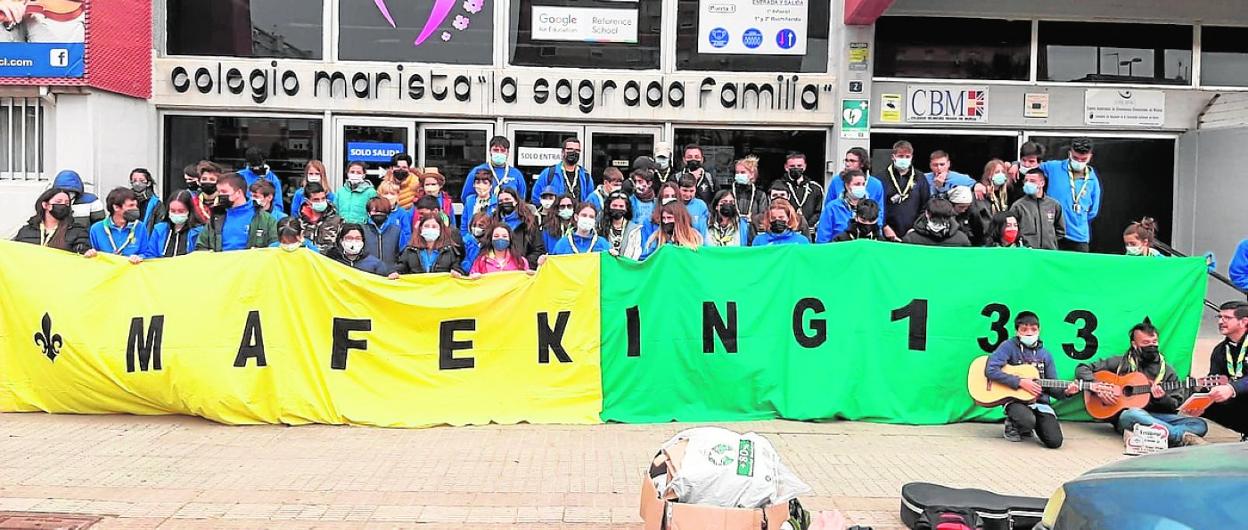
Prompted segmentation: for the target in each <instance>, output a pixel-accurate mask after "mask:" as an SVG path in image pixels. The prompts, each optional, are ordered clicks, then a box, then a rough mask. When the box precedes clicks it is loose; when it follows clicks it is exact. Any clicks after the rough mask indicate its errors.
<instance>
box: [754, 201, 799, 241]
mask: <svg viewBox="0 0 1248 530" xmlns="http://www.w3.org/2000/svg"><path fill="white" fill-rule="evenodd" d="M766 215H767V231H766V232H762V233H759V234H758V235H756V236H754V242H753V243H751V244H750V246H754V247H765V246H770V245H809V244H810V239H809V238H807V237H806V236H805V235H804V234H801V233H799V232H798V231H797V229H798V216H799V215H801V214H798V213H797V211H796V210H794V209H793V205H792V204H789V201H786V200H784V199H775V200H773V201H771V207H770V208H768V209H767V213H766Z"/></svg>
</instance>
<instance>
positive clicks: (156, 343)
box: [126, 315, 165, 373]
mask: <svg viewBox="0 0 1248 530" xmlns="http://www.w3.org/2000/svg"><path fill="white" fill-rule="evenodd" d="M164 330H165V316H164V315H156V316H153V317H152V325H151V327H149V328H147V340H144V338H143V317H134V318H132V319H130V338H129V339H127V340H126V372H127V373H134V358H135V357H136V356H137V357H138V358H139V370H141V371H144V372H146V371H148V367H149V366H150V367H151V369H152V370H160V340H161V337H162V336H163V335H164Z"/></svg>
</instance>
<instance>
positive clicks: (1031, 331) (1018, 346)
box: [984, 311, 1079, 449]
mask: <svg viewBox="0 0 1248 530" xmlns="http://www.w3.org/2000/svg"><path fill="white" fill-rule="evenodd" d="M1014 330H1015V331H1016V332H1018V336H1017V337H1014V338H1012V339H1010V340H1007V341H1005V342H1003V343H1001V345H1000V346H998V347H997V351H995V352H993V353H992V356H991V357H989V358H988V366H987V367H985V368H984V372H985V375H987V376H988V379H989V380H991V381H994V382H997V383H1001V384H1003V385H1006V386H1009V387H1010V388H1013V389H1015V390H1017V389H1020V388H1021V389H1023V390H1026V391H1028V392H1030V393H1031V395H1033V396H1035V397H1036V402H1035V403H1032V404H1028V403H1023V402H1021V401H1014V402H1010V403H1007V404H1006V405H1005V439H1006V440H1009V441H1011V442H1021V441H1023V438H1029V437H1031V434H1032V432H1033V431H1034V432H1035V433H1036V437H1037V438H1039V439H1040V443H1043V444H1044V446H1045V447H1048V448H1049V449H1057V448H1059V447H1061V446H1062V426H1061V424H1059V423H1058V422H1057V413H1056V412H1054V411H1053V407H1051V406H1049V398H1050V397H1053V398H1056V399H1062V398H1064V397H1066V396H1070V395H1074V394H1078V393H1079V387H1078V386H1076V385H1075V384H1074V383H1071V385H1070V386H1068V387H1066V388H1065V389H1064V391H1063V389H1061V388H1056V389H1055V388H1050V389H1048V390H1045V389H1044V388H1042V387H1041V386H1040V385H1039V384H1038V383H1036V381H1033V380H1031V379H1019V378H1018V377H1017V376H1013V375H1010V374H1007V373H1005V372H1003V371H1002V370H1001V368H1002V367H1004V366H1005V365H1007V364H1009V365H1014V366H1017V365H1020V364H1030V365H1032V366H1035V367H1036V370H1037V371H1039V372H1040V373H1041V374H1042V376H1041V377H1043V378H1044V379H1057V368H1056V367H1055V366H1053V355H1052V354H1050V353H1049V350H1046V349H1044V345H1043V344H1041V342H1040V318H1039V317H1037V316H1036V314H1035V313H1032V312H1031V311H1023V312H1021V313H1019V314H1018V318H1015V319H1014ZM1046 392H1047V393H1048V395H1045V393H1046Z"/></svg>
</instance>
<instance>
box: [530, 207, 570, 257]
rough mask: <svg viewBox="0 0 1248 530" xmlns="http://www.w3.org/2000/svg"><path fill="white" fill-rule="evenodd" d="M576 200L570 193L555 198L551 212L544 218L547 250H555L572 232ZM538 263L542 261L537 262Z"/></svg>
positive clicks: (543, 228)
mask: <svg viewBox="0 0 1248 530" xmlns="http://www.w3.org/2000/svg"><path fill="white" fill-rule="evenodd" d="M575 216H576V201H575V200H573V199H572V197H570V196H568V195H560V196H559V197H558V198H556V199H555V203H554V206H552V207H551V210H550V213H549V214H547V215H546V217H545V219H543V220H542V244H543V245H545V246H546V252H547V253H550V252H553V251H554V249H555V245H556V244H558V243H559V240H560V239H563V238H564V236H566V235H568V234H569V233H571V232H572V230H573V228H575V226H576V220H575V219H573V217H575ZM537 264H538V265H541V264H542V261H538V262H537Z"/></svg>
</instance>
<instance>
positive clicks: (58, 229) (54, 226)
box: [13, 188, 95, 255]
mask: <svg viewBox="0 0 1248 530" xmlns="http://www.w3.org/2000/svg"><path fill="white" fill-rule="evenodd" d="M73 216H74V210H73V206H72V205H71V204H70V200H69V192H68V191H65V190H63V189H60V188H52V189H50V190H47V191H45V192H43V193H42V194H40V195H39V198H38V199H36V200H35V215H34V216H32V217H31V218H30V220H28V221H26V224H25V225H23V226H22V227H21V228H20V229H19V230H18V231H17V236H16V237H14V238H13V241H17V242H19V243H30V244H32V245H39V246H41V247H48V248H55V249H58V250H65V251H69V252H73V253H76V254H85V253H87V252H88V251H90V252H91V253H92V254H93V255H94V253H95V251H94V250H92V248H91V236H90V235H89V234H88V233H87V229H86V228H83V227H81V226H79V225H78V223H75V222H74V218H73Z"/></svg>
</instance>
